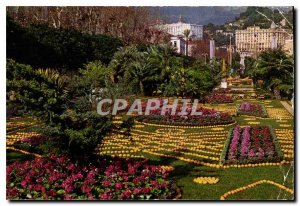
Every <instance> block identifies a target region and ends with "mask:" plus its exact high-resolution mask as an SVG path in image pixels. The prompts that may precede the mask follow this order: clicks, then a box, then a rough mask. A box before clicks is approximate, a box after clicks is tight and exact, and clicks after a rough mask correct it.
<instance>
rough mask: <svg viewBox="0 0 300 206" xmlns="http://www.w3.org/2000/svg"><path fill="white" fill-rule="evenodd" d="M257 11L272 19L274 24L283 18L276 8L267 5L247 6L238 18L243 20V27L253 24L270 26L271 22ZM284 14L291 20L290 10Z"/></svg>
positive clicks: (264, 26)
mask: <svg viewBox="0 0 300 206" xmlns="http://www.w3.org/2000/svg"><path fill="white" fill-rule="evenodd" d="M259 12H260V13H262V14H264V15H266V16H267V17H268V18H269V19H272V20H273V21H274V22H275V23H276V24H277V23H279V22H280V21H281V20H282V19H283V16H282V15H281V14H280V13H279V11H278V10H277V9H275V10H272V9H270V8H268V7H255V6H249V7H247V10H246V11H245V12H243V13H241V14H240V18H239V19H240V20H242V21H243V28H247V27H248V26H253V25H257V26H260V27H261V28H270V26H271V23H272V22H271V21H269V20H268V19H267V18H266V17H264V16H263V15H261V14H259ZM284 15H285V16H286V18H287V19H288V21H289V22H293V11H292V10H290V11H288V12H286V13H285V14H284Z"/></svg>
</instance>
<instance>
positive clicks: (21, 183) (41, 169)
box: [6, 156, 176, 200]
mask: <svg viewBox="0 0 300 206" xmlns="http://www.w3.org/2000/svg"><path fill="white" fill-rule="evenodd" d="M167 177H168V172H166V171H165V170H163V169H162V168H161V167H159V166H154V165H148V164H147V162H146V160H145V161H129V160H126V161H125V160H121V159H114V160H113V161H107V160H103V161H101V162H100V163H99V164H97V165H93V164H89V165H81V164H79V163H78V162H72V161H71V160H70V159H68V158H66V157H55V156H51V157H49V158H36V159H34V160H32V161H26V162H23V163H20V162H15V163H13V164H11V165H9V166H7V167H6V181H7V184H6V188H7V189H6V191H7V199H10V200H12V199H34V200H37V199H45V200H47V199H49V200H72V199H80V200H94V199H101V200H117V199H168V198H173V197H174V196H175V195H176V189H175V188H176V187H175V185H174V184H173V183H172V182H170V181H167V180H166V178H167Z"/></svg>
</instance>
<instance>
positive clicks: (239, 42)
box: [235, 23, 292, 57]
mask: <svg viewBox="0 0 300 206" xmlns="http://www.w3.org/2000/svg"><path fill="white" fill-rule="evenodd" d="M291 33H292V31H291V30H287V29H277V28H276V26H275V24H274V23H272V25H271V28H269V29H260V27H258V26H252V27H248V28H247V29H245V30H236V32H235V44H236V50H237V52H239V53H249V54H251V55H253V56H254V57H255V56H256V55H257V54H258V53H260V52H262V51H265V50H268V49H275V48H277V47H284V45H285V42H286V40H287V39H288V38H289V36H290V34H291Z"/></svg>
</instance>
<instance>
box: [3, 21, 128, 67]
mask: <svg viewBox="0 0 300 206" xmlns="http://www.w3.org/2000/svg"><path fill="white" fill-rule="evenodd" d="M6 35H7V57H8V58H12V59H15V60H16V61H18V62H20V63H24V64H29V65H31V66H32V67H34V68H37V67H41V68H47V67H50V68H66V69H73V70H76V69H78V68H81V67H82V66H83V64H85V63H87V62H89V61H94V60H100V61H101V62H103V63H105V64H108V63H109V62H110V60H111V58H112V56H113V54H114V53H115V51H117V49H118V48H119V47H121V46H122V45H123V44H122V42H121V41H120V40H119V39H116V38H113V37H110V36H106V35H94V34H87V33H81V32H79V31H76V30H74V29H62V28H59V29H55V28H52V27H49V26H47V25H31V26H29V27H26V28H23V27H21V26H19V25H18V24H16V23H15V22H12V21H11V20H10V19H9V18H7V30H6Z"/></svg>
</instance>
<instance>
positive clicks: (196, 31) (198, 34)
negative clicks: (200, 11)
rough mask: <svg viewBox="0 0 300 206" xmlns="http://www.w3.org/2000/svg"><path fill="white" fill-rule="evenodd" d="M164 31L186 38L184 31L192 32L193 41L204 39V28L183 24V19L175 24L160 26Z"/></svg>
mask: <svg viewBox="0 0 300 206" xmlns="http://www.w3.org/2000/svg"><path fill="white" fill-rule="evenodd" d="M158 27H159V28H160V29H162V30H163V31H165V32H167V33H169V34H171V35H173V36H181V37H184V34H183V33H184V31H185V30H187V29H188V30H190V36H189V37H190V38H191V39H198V40H199V39H202V38H203V26H202V25H197V24H189V23H183V22H182V19H181V18H180V19H179V22H177V23H173V24H162V25H158Z"/></svg>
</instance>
